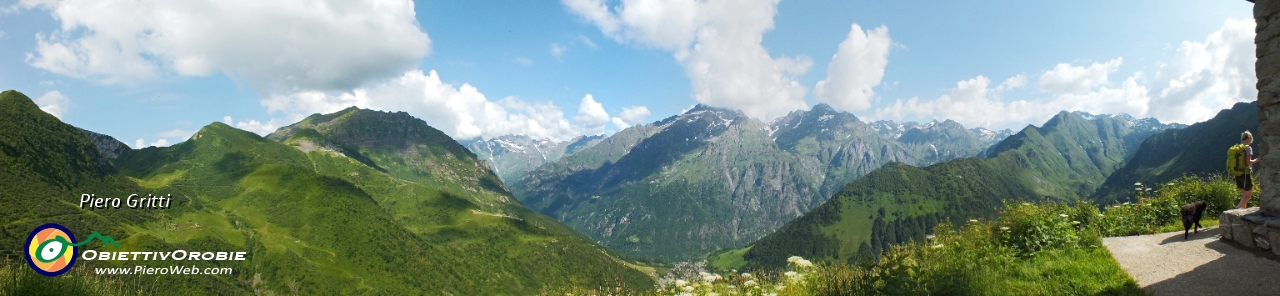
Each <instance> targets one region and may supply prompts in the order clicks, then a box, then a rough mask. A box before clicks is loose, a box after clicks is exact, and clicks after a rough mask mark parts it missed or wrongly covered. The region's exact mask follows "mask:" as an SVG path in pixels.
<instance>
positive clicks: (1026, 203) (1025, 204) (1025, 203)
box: [1022, 202, 1031, 206]
mask: <svg viewBox="0 0 1280 296" xmlns="http://www.w3.org/2000/svg"><path fill="white" fill-rule="evenodd" d="M1022 205H1024V206H1029V205H1031V203H1029V202H1024V203H1022Z"/></svg>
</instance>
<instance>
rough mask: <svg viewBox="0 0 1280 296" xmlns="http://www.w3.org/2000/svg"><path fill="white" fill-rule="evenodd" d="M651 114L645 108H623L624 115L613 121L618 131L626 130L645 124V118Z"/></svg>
mask: <svg viewBox="0 0 1280 296" xmlns="http://www.w3.org/2000/svg"><path fill="white" fill-rule="evenodd" d="M680 113H684V112H680ZM649 114H650V113H649V108H648V107H645V106H632V107H626V108H622V114H620V115H618V117H614V118H613V119H612V120H611V121H612V122H613V125H614V126H616V127H617V128H618V130H624V129H626V128H628V127H631V126H633V125H637V124H641V123H644V118H645V117H649Z"/></svg>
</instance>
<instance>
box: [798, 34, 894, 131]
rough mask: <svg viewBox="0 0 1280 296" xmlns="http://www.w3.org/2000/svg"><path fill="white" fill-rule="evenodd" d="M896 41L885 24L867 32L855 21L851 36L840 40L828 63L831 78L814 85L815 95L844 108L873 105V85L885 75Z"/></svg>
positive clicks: (852, 109) (857, 109) (828, 75)
mask: <svg viewBox="0 0 1280 296" xmlns="http://www.w3.org/2000/svg"><path fill="white" fill-rule="evenodd" d="M892 44H893V40H892V39H890V38H889V29H888V28H886V27H885V26H880V27H878V28H875V29H871V30H867V31H865V32H864V31H863V30H862V27H860V26H858V24H853V25H852V26H851V28H850V30H849V36H848V37H846V38H845V40H844V42H840V47H839V48H838V49H837V51H836V54H835V55H834V56H832V57H831V63H830V64H829V65H827V79H823V80H822V81H818V84H817V86H814V88H813V95H814V97H816V98H817V99H818V101H822V102H826V103H827V104H830V105H831V106H832V107H835V108H836V109H839V110H843V111H861V110H866V109H867V108H871V100H872V99H874V98H875V91H874V90H872V87H875V86H876V85H879V84H880V79H882V78H884V68H885V66H887V65H889V47H890V45H892Z"/></svg>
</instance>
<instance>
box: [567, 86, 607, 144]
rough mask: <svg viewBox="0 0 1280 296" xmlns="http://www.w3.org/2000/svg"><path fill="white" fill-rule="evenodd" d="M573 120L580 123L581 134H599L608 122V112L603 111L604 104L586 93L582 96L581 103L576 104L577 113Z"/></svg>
mask: <svg viewBox="0 0 1280 296" xmlns="http://www.w3.org/2000/svg"><path fill="white" fill-rule="evenodd" d="M573 120H574V121H577V122H578V123H579V124H582V133H583V134H585V135H599V134H602V133H604V126H605V124H608V123H609V113H608V112H605V111H604V105H601V104H600V103H598V102H596V100H595V98H593V97H591V95H590V94H588V95H587V96H585V97H582V103H580V104H578V115H577V116H574V117H573Z"/></svg>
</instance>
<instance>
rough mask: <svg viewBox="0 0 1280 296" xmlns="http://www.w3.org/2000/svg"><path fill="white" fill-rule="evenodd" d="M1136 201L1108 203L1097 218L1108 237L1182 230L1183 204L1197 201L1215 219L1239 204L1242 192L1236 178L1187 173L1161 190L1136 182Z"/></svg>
mask: <svg viewBox="0 0 1280 296" xmlns="http://www.w3.org/2000/svg"><path fill="white" fill-rule="evenodd" d="M1134 186H1135V187H1136V188H1135V189H1137V190H1136V191H1137V196H1136V200H1137V201H1136V202H1125V203H1123V204H1117V205H1111V206H1107V209H1106V211H1105V214H1104V215H1103V216H1100V217H1099V219H1098V220H1099V221H1097V225H1098V227H1097V228H1098V230H1099V231H1100V233H1101V234H1102V235H1106V236H1125V235H1138V234H1151V233H1156V232H1161V231H1171V230H1175V229H1181V226H1182V225H1181V221H1182V212H1181V210H1182V206H1183V205H1186V204H1190V203H1193V202H1196V201H1204V202H1205V203H1206V204H1207V208H1206V209H1205V214H1204V217H1206V218H1209V219H1213V217H1217V216H1218V214H1220V213H1222V211H1225V210H1229V209H1231V208H1234V207H1235V201H1237V200H1238V199H1239V196H1240V192H1239V191H1237V190H1236V188H1235V183H1234V181H1233V180H1231V179H1229V178H1227V177H1225V176H1221V175H1217V176H1208V177H1192V176H1183V177H1180V178H1178V179H1175V180H1173V181H1170V182H1168V183H1165V184H1164V186H1162V187H1161V188H1160V189H1158V190H1150V188H1149V187H1147V186H1146V185H1144V184H1141V183H1138V184H1134Z"/></svg>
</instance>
